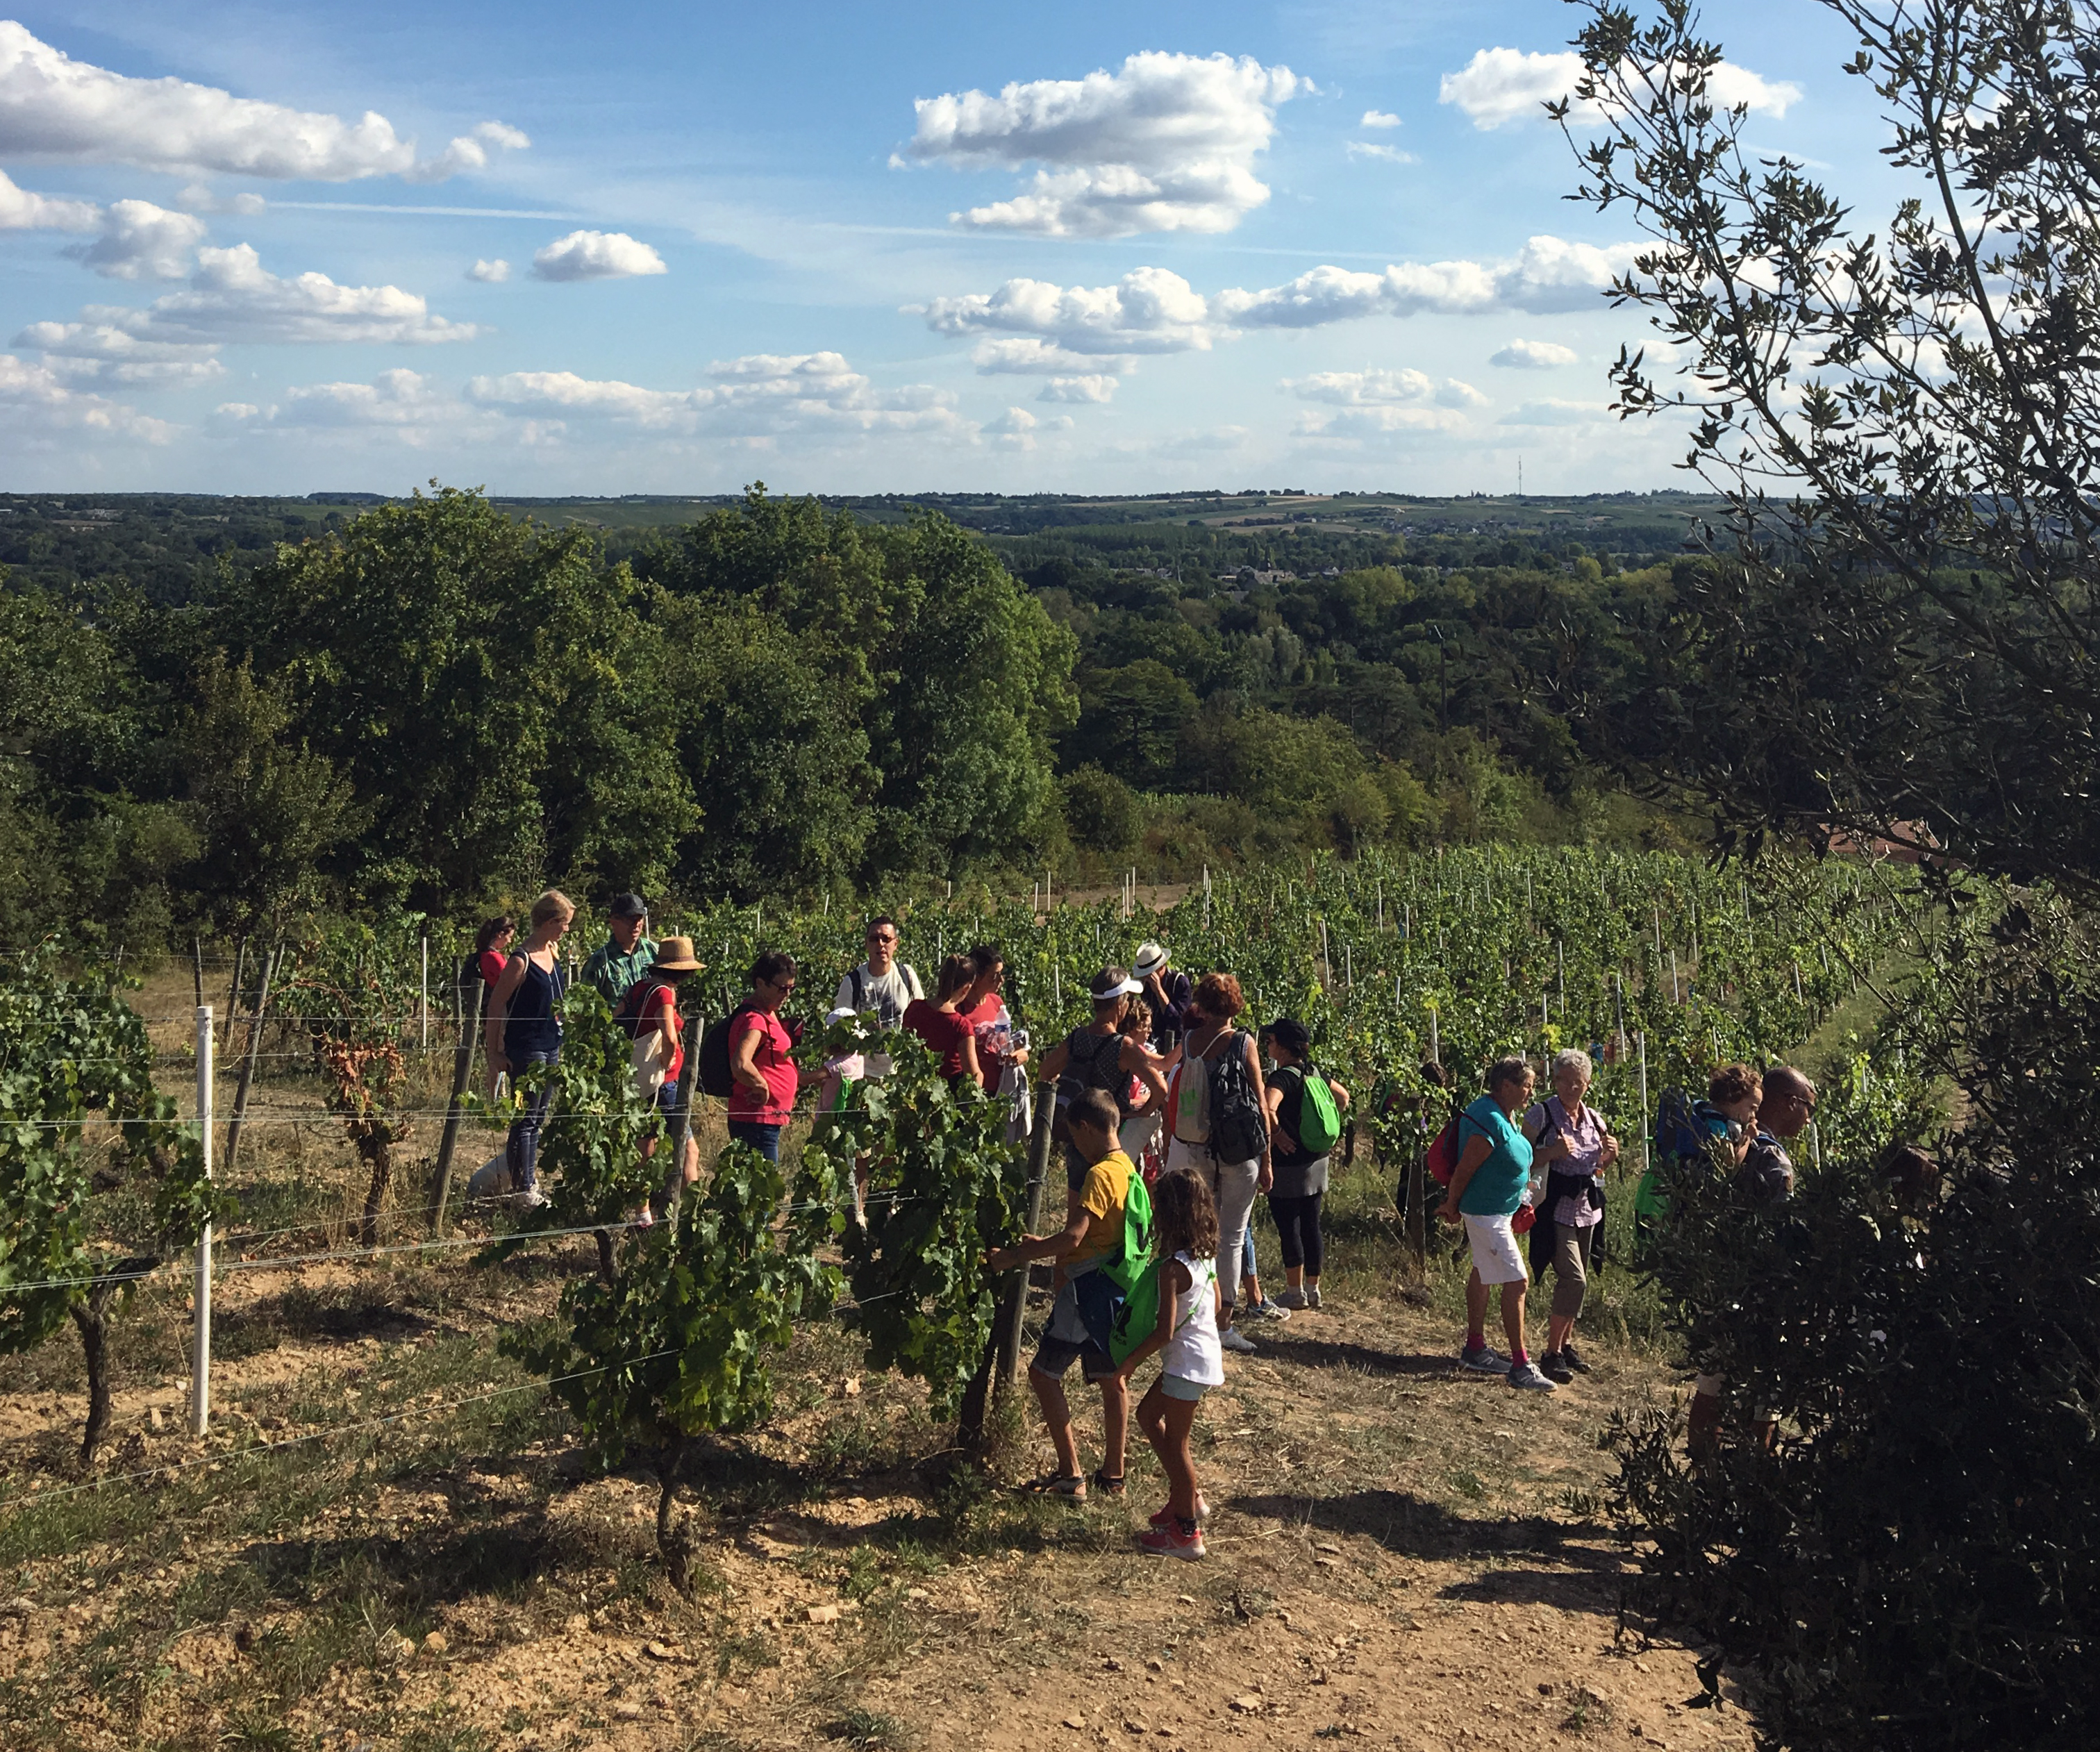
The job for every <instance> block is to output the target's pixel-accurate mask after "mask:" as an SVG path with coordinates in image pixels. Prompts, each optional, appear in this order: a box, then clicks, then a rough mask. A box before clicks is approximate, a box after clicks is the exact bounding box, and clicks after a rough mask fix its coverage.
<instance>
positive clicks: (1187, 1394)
mask: <svg viewBox="0 0 2100 1752" xmlns="http://www.w3.org/2000/svg"><path fill="white" fill-rule="evenodd" d="M1210 1390H1211V1389H1210V1385H1209V1384H1208V1383H1207V1382H1203V1381H1192V1380H1190V1379H1189V1377H1188V1376H1186V1375H1162V1376H1160V1378H1159V1391H1160V1392H1162V1393H1164V1394H1165V1395H1166V1396H1167V1397H1168V1398H1169V1399H1181V1400H1186V1401H1188V1402H1189V1404H1190V1405H1192V1406H1193V1404H1195V1402H1196V1401H1198V1400H1199V1399H1201V1398H1202V1397H1203V1396H1204V1394H1206V1393H1207V1392H1210Z"/></svg>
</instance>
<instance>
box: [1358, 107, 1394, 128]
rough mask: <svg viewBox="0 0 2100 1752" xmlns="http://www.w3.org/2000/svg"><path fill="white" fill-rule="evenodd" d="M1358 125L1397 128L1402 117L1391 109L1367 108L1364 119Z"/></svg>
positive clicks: (1361, 126)
mask: <svg viewBox="0 0 2100 1752" xmlns="http://www.w3.org/2000/svg"><path fill="white" fill-rule="evenodd" d="M1357 126H1358V127H1360V128H1396V127H1398V126H1400V117H1397V116H1396V115H1395V114H1393V113H1392V111H1391V110H1389V109H1367V110H1365V112H1364V117H1363V120H1362V121H1359V122H1358V123H1357Z"/></svg>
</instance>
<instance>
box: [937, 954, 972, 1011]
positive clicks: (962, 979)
mask: <svg viewBox="0 0 2100 1752" xmlns="http://www.w3.org/2000/svg"><path fill="white" fill-rule="evenodd" d="M976 983H977V963H976V961H975V960H973V959H972V958H971V957H970V956H968V955H950V956H949V957H948V959H947V960H945V961H943V962H942V964H941V973H940V978H938V979H937V980H936V981H935V982H933V1001H934V1002H935V1003H936V1004H946V1002H947V1001H948V1000H949V999H951V998H957V997H960V996H961V995H963V994H964V992H966V991H968V990H969V989H970V987H971V986H973V985H975V984H976Z"/></svg>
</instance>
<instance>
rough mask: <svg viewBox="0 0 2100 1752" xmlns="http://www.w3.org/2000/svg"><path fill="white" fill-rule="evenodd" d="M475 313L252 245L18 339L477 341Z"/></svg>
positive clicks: (208, 255)
mask: <svg viewBox="0 0 2100 1752" xmlns="http://www.w3.org/2000/svg"><path fill="white" fill-rule="evenodd" d="M104 333H108V334H112V335H121V336H124V337H126V338H128V339H129V340H130V341H131V342H141V343H145V344H147V345H148V346H160V345H170V346H181V347H192V348H205V349H210V348H215V347H218V346H225V345H227V344H229V343H233V342H350V341H368V342H410V343H426V342H443V341H470V340H472V339H473V338H474V334H475V333H476V330H475V329H474V325H473V324H471V323H456V322H450V321H448V320H446V319H445V318H443V317H442V316H432V315H431V314H430V307H429V306H428V305H427V304H426V302H424V301H423V299H422V298H420V297H419V296H418V295H417V294H416V293H412V292H404V291H403V290H402V289H401V288H400V287H399V286H343V285H337V284H336V282H335V281H333V280H330V279H329V277H328V276H327V275H325V274H319V273H312V272H308V273H304V274H300V275H298V276H295V277H294V278H292V279H289V280H284V279H280V278H279V277H278V276H276V275H275V274H272V273H271V272H270V271H269V270H268V269H267V268H265V267H263V266H262V261H261V258H258V256H257V254H256V253H255V251H254V248H253V247H252V246H250V245H247V244H236V245H234V246H233V247H232V249H212V248H210V247H209V246H207V247H205V248H202V249H199V250H198V251H197V271H196V273H195V275H193V276H192V277H191V280H190V283H189V285H188V286H187V287H185V288H184V289H183V290H182V291H180V292H170V293H168V294H167V295H166V296H165V297H163V298H157V299H155V300H154V301H153V302H152V303H151V304H149V305H148V306H146V307H145V308H144V309H143V310H132V309H126V308H125V307H121V306H117V305H106V304H90V305H89V306H87V307H86V308H85V309H83V310H82V311H81V320H79V321H78V322H74V323H51V322H42V323H33V324H31V325H30V326H29V328H28V329H24V331H23V333H22V337H21V338H18V339H17V341H16V342H15V344H16V345H17V346H38V347H41V348H42V349H43V350H45V351H56V352H72V351H75V350H76V349H77V347H80V346H108V345H109V344H111V343H108V342H103V341H99V340H98V339H97V338H98V337H100V336H102V335H104Z"/></svg>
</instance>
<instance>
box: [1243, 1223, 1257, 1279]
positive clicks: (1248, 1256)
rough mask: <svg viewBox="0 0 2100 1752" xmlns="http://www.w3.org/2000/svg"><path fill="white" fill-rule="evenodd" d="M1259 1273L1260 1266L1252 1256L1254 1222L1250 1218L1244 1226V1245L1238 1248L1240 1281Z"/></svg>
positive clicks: (1254, 1276)
mask: <svg viewBox="0 0 2100 1752" xmlns="http://www.w3.org/2000/svg"><path fill="white" fill-rule="evenodd" d="M1260 1275H1261V1268H1260V1265H1259V1264H1257V1263H1256V1262H1255V1256H1254V1224H1253V1222H1252V1220H1249V1222H1248V1224H1247V1226H1246V1247H1242V1249H1241V1250H1240V1282H1242V1283H1245V1282H1246V1281H1247V1279H1248V1278H1259V1277H1260Z"/></svg>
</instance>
